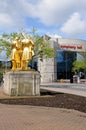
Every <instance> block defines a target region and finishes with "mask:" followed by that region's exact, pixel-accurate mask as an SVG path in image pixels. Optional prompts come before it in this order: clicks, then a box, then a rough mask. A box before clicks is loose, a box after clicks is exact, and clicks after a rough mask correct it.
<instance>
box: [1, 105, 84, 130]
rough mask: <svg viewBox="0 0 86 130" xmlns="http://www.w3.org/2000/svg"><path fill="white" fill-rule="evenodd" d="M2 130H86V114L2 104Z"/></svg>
mask: <svg viewBox="0 0 86 130" xmlns="http://www.w3.org/2000/svg"><path fill="white" fill-rule="evenodd" d="M0 130H86V113H81V112H78V111H75V110H67V109H59V108H50V107H49V108H48V107H33V106H25V105H23V106H19V105H5V104H0Z"/></svg>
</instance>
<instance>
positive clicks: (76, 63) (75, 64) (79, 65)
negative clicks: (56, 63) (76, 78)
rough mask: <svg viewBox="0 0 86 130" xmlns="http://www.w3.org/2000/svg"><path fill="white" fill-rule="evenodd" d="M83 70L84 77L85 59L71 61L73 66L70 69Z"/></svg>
mask: <svg viewBox="0 0 86 130" xmlns="http://www.w3.org/2000/svg"><path fill="white" fill-rule="evenodd" d="M81 70H83V71H84V73H85V77H86V59H84V60H83V61H77V60H76V61H74V62H73V67H72V71H74V72H75V71H77V72H79V71H81Z"/></svg>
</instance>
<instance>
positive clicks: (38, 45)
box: [0, 28, 54, 57]
mask: <svg viewBox="0 0 86 130" xmlns="http://www.w3.org/2000/svg"><path fill="white" fill-rule="evenodd" d="M35 31H36V29H35V28H32V33H31V35H28V34H27V33H25V32H13V33H11V34H2V37H1V38H0V51H3V50H5V51H6V55H7V57H9V56H10V54H11V43H12V41H13V40H14V39H15V38H16V37H19V38H20V39H23V38H24V35H26V36H29V37H31V39H32V40H33V42H34V44H35V47H34V52H35V55H38V56H40V57H53V56H54V49H53V48H51V47H50V45H49V42H48V41H47V42H46V41H45V40H44V39H43V37H40V36H38V35H37V34H36V33H35Z"/></svg>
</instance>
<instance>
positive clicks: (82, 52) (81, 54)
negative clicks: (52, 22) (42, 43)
mask: <svg viewBox="0 0 86 130" xmlns="http://www.w3.org/2000/svg"><path fill="white" fill-rule="evenodd" d="M45 39H47V40H48V41H49V43H50V45H51V47H53V48H54V52H55V57H54V58H48V59H43V61H41V60H40V59H38V70H39V71H40V74H41V82H42V83H45V82H53V81H57V80H58V79H69V78H70V75H71V71H72V63H73V62H74V61H75V60H76V59H80V60H81V59H84V58H85V57H86V41H85V40H76V39H64V38H51V37H48V36H45Z"/></svg>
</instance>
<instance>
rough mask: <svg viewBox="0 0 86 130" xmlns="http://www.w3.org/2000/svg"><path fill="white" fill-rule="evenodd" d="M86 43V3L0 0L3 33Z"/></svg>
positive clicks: (0, 20) (1, 29) (52, 0)
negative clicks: (35, 32)
mask: <svg viewBox="0 0 86 130" xmlns="http://www.w3.org/2000/svg"><path fill="white" fill-rule="evenodd" d="M32 27H35V28H37V31H38V33H39V34H42V35H44V34H48V35H52V36H55V37H57V36H58V37H63V38H76V39H83V40H86V0H0V34H1V33H3V32H4V33H10V32H14V31H18V30H21V29H22V28H23V29H24V30H25V31H26V32H28V33H29V32H30V31H31V28H32Z"/></svg>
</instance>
